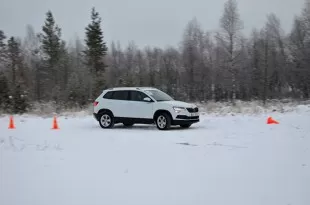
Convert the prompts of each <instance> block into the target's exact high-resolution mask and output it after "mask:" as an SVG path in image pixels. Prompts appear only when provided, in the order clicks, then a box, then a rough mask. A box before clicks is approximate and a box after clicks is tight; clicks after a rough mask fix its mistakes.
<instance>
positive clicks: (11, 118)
mask: <svg viewBox="0 0 310 205" xmlns="http://www.w3.org/2000/svg"><path fill="white" fill-rule="evenodd" d="M9 129H15V125H14V119H13V116H10V124H9Z"/></svg>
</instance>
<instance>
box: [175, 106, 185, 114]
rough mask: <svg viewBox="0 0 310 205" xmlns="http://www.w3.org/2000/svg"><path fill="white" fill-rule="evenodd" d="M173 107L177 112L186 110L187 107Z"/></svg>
mask: <svg viewBox="0 0 310 205" xmlns="http://www.w3.org/2000/svg"><path fill="white" fill-rule="evenodd" d="M173 109H174V111H175V112H178V113H179V112H181V111H184V110H186V108H185V107H173Z"/></svg>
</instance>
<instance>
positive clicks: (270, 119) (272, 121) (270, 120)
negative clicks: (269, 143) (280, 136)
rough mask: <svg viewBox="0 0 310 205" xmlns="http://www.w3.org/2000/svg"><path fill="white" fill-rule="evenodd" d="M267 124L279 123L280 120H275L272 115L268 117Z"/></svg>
mask: <svg viewBox="0 0 310 205" xmlns="http://www.w3.org/2000/svg"><path fill="white" fill-rule="evenodd" d="M267 124H268V125H270V124H279V122H278V121H276V120H274V119H273V118H272V117H268V119H267Z"/></svg>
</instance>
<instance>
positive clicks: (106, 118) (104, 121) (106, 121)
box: [99, 111, 114, 129]
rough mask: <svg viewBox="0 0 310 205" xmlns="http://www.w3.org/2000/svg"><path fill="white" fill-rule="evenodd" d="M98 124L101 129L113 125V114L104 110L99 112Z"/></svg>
mask: <svg viewBox="0 0 310 205" xmlns="http://www.w3.org/2000/svg"><path fill="white" fill-rule="evenodd" d="M99 125H100V127H101V128H103V129H109V128H113V127H114V116H113V114H112V113H111V112H107V111H104V112H102V113H100V116H99Z"/></svg>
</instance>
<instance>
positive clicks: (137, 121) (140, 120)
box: [93, 113, 199, 125]
mask: <svg viewBox="0 0 310 205" xmlns="http://www.w3.org/2000/svg"><path fill="white" fill-rule="evenodd" d="M93 115H94V118H95V119H96V120H97V121H98V120H99V117H98V115H97V114H96V113H94V114H93ZM197 122H199V117H184V116H181V117H179V119H175V120H172V121H171V124H172V125H185V124H194V123H197ZM114 123H115V124H118V123H134V124H154V123H155V122H154V119H147V118H129V117H115V118H114Z"/></svg>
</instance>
